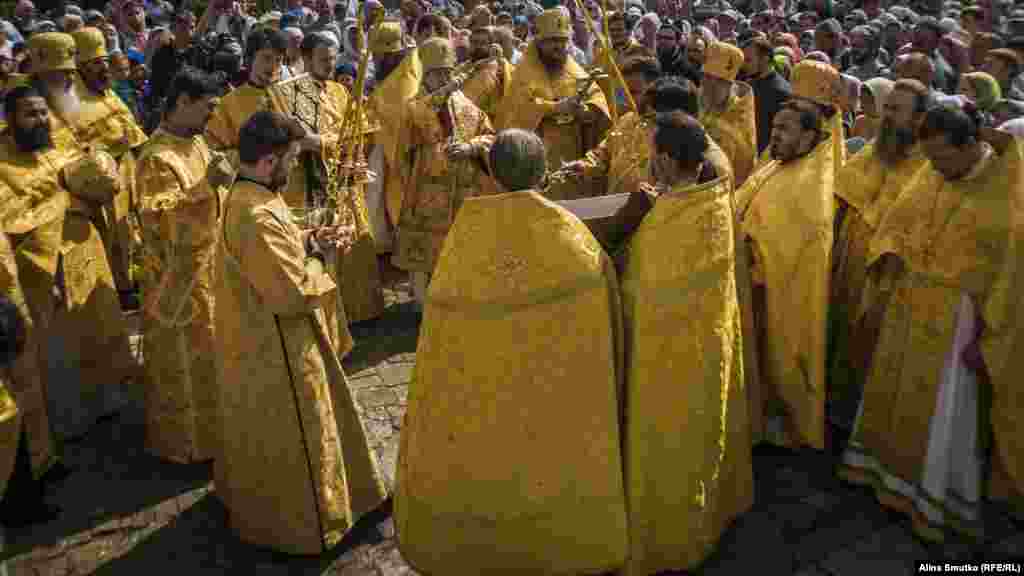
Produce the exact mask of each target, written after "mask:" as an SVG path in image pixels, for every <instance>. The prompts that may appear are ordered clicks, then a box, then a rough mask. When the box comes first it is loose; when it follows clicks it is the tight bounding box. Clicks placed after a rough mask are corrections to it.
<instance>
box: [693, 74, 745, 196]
mask: <svg viewBox="0 0 1024 576" xmlns="http://www.w3.org/2000/svg"><path fill="white" fill-rule="evenodd" d="M734 86H735V88H734V90H733V94H732V95H730V97H729V103H728V104H727V105H726V109H725V111H724V112H722V113H720V114H714V113H705V114H702V115H701V124H703V125H704V128H705V129H706V130H707V135H708V136H709V137H710V138H711V139H713V140H714V141H715V142H717V143H718V145H719V146H721V147H722V150H723V151H724V152H725V155H726V156H728V157H729V161H730V162H731V163H732V169H733V174H734V177H735V186H736V187H737V188H739V187H740V186H742V185H743V182H745V181H746V179H747V177H749V176H750V173H751V172H752V171H753V170H754V165H755V164H756V163H757V127H756V125H755V123H754V118H755V115H754V91H753V90H752V89H751V88H750V85H749V84H745V83H743V82H736V83H734Z"/></svg>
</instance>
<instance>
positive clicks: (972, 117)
mask: <svg viewBox="0 0 1024 576" xmlns="http://www.w3.org/2000/svg"><path fill="white" fill-rule="evenodd" d="M980 126H981V118H980V116H979V113H978V111H977V110H976V109H973V107H972V109H971V110H963V109H961V108H960V107H959V106H932V107H931V108H930V109H929V110H928V112H927V113H926V114H925V115H924V122H923V123H922V124H921V132H920V134H921V139H922V140H929V139H931V138H935V137H936V136H939V135H943V136H945V137H946V142H949V143H950V144H952V145H953V146H956V147H957V148H962V147H964V146H969V145H971V144H974V143H975V142H976V141H977V140H978V128H979V127H980Z"/></svg>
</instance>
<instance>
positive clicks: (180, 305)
mask: <svg viewBox="0 0 1024 576" xmlns="http://www.w3.org/2000/svg"><path fill="white" fill-rule="evenodd" d="M211 157H212V156H211V152H210V149H209V147H208V146H207V144H206V141H205V140H204V139H203V138H202V137H201V136H194V137H192V138H182V137H179V136H175V135H173V134H171V133H169V132H166V131H164V130H162V129H159V130H157V131H156V132H155V133H154V134H153V137H152V138H151V139H150V141H149V142H148V143H147V144H146V145H145V146H144V147H143V149H142V150H141V151H140V154H139V162H138V171H137V172H136V190H137V192H138V200H137V203H136V205H137V207H138V210H139V215H140V219H141V223H142V235H143V241H144V243H145V252H144V254H145V255H146V258H145V259H144V260H143V262H142V264H143V268H142V270H143V274H142V278H141V279H140V280H141V284H142V296H143V301H144V303H145V306H144V307H143V317H142V318H143V357H144V358H145V366H144V368H145V375H146V378H145V382H144V383H143V386H144V392H145V393H144V395H143V396H144V398H145V408H146V439H145V444H146V449H147V450H148V451H150V452H151V453H153V454H156V455H157V456H160V457H162V458H165V459H168V460H174V461H177V462H191V461H195V460H205V459H208V458H212V457H214V455H215V454H216V453H217V450H218V448H219V439H218V434H217V421H216V416H217V387H216V382H217V370H216V363H215V360H214V356H213V355H214V349H215V348H216V342H215V340H214V319H213V315H214V292H213V290H214V277H213V272H214V258H215V257H216V251H217V246H216V238H217V217H218V211H219V209H220V198H219V197H218V195H217V191H216V190H214V189H213V188H212V187H211V186H210V184H209V183H208V182H207V179H206V172H207V167H208V166H209V165H210V162H211Z"/></svg>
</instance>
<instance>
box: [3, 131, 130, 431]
mask: <svg viewBox="0 0 1024 576" xmlns="http://www.w3.org/2000/svg"><path fill="white" fill-rule="evenodd" d="M51 118H53V119H54V124H53V126H54V130H53V132H52V133H53V139H54V141H55V142H70V141H73V140H66V138H69V137H70V136H69V134H68V131H67V128H66V127H65V128H60V127H59V122H58V121H57V120H56V117H55V116H51ZM62 130H63V132H62ZM80 157H81V153H80V152H79V151H78V150H77V149H76V148H73V147H71V146H69V145H64V146H60V145H58V146H54V147H51V148H49V149H46V150H44V151H40V152H33V153H23V152H20V151H19V150H17V148H16V147H15V144H14V140H13V138H12V136H11V135H10V134H9V133H8V134H6V135H5V136H4V137H3V139H2V141H0V183H2V184H3V185H5V186H6V188H7V189H9V190H5V192H4V194H3V196H4V197H5V199H4V202H5V203H7V202H10V203H12V205H16V206H17V207H18V209H16V210H9V209H5V211H4V213H5V214H7V215H8V219H7V220H6V222H5V229H6V230H7V232H8V235H9V236H10V239H11V244H12V246H13V248H14V251H15V259H16V261H17V264H18V274H19V276H20V279H21V285H22V289H23V290H24V292H25V299H26V301H27V303H28V308H29V310H30V311H31V313H32V319H33V322H34V323H35V327H36V329H37V330H38V332H39V337H40V340H39V344H40V346H41V348H42V349H43V350H44V353H43V358H44V359H45V363H44V366H43V367H44V368H48V370H46V372H45V373H46V374H47V379H46V391H47V397H48V400H49V403H50V405H51V417H50V420H51V424H52V427H53V430H54V432H55V433H56V434H57V436H71V437H74V436H78V435H81V434H84V433H85V432H86V431H87V430H88V428H89V427H90V426H91V425H92V424H93V423H94V422H95V421H96V420H97V419H99V418H100V417H102V416H104V415H106V414H110V413H112V412H115V411H117V410H118V409H119V408H120V407H121V405H122V403H123V402H124V401H125V398H123V391H124V390H123V384H124V383H123V381H124V380H125V379H126V378H127V377H129V376H130V375H131V373H132V371H133V370H132V365H133V362H132V358H131V351H130V348H129V346H128V334H127V326H126V324H125V321H124V317H123V315H122V313H121V306H120V300H119V298H118V295H117V290H116V289H115V287H114V280H113V277H112V275H111V271H110V265H109V263H108V261H107V256H106V251H105V249H104V246H103V242H102V240H101V239H100V236H99V233H98V232H97V229H96V227H95V226H94V225H93V223H92V222H93V221H94V219H96V218H97V217H98V215H99V214H100V213H101V210H102V206H101V205H100V204H98V203H96V202H94V201H93V200H92V199H90V198H88V195H89V193H90V192H92V190H72V191H70V193H69V191H68V189H67V188H66V186H65V183H64V177H63V175H62V171H63V170H64V169H65V168H66V167H68V166H70V165H71V163H72V162H75V161H76V160H77V159H79V158H80ZM82 194H85V195H84V196H83V195H82ZM55 286H57V287H58V288H59V289H60V291H61V293H62V297H61V299H60V300H59V301H58V300H57V299H56V298H54V295H53V290H54V287H55ZM22 408H23V411H24V413H25V414H26V415H27V414H28V413H29V408H28V407H26V406H23V407H22ZM58 414H59V418H58V417H57V415H58Z"/></svg>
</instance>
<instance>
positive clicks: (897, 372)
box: [841, 142, 1024, 540]
mask: <svg viewBox="0 0 1024 576" xmlns="http://www.w3.org/2000/svg"><path fill="white" fill-rule="evenodd" d="M1022 200H1024V152H1022V150H1021V147H1020V144H1019V142H1013V143H1012V144H1011V145H1010V146H1009V148H1008V149H1006V150H1005V151H1004V152H1003V153H1002V154H992V155H990V156H989V157H988V158H986V159H984V160H982V162H979V163H978V164H977V165H975V167H974V168H973V169H972V170H971V171H970V172H969V173H968V174H967V175H966V176H965V177H963V178H961V179H958V180H953V181H950V180H946V179H945V178H944V177H942V175H941V174H939V173H938V172H936V171H934V170H932V169H930V168H929V169H928V170H926V171H925V172H924V173H923V174H922V175H921V176H920V177H919V178H918V179H917V180H916V182H915V184H914V185H913V186H912V187H911V188H909V189H907V190H906V191H904V193H903V194H901V195H900V197H899V198H897V199H896V200H895V201H894V202H893V203H892V205H891V207H890V208H889V210H888V211H887V212H886V213H885V214H884V215H883V216H882V217H881V220H880V223H879V225H878V230H877V232H876V233H875V236H874V237H873V238H872V241H871V244H870V250H869V253H868V264H869V266H870V265H872V264H874V263H875V262H879V261H881V259H882V258H883V257H884V256H889V257H896V258H898V260H899V262H901V263H902V266H901V267H900V268H899V269H898V271H892V272H889V273H885V272H882V274H881V275H880V277H879V279H878V281H877V288H875V286H876V282H874V281H872V282H870V283H869V286H871V287H872V288H874V289H877V290H880V291H884V292H885V293H887V294H888V304H887V305H886V306H885V311H884V315H883V318H882V321H881V325H880V330H879V335H878V344H877V347H876V349H875V353H874V357H873V359H872V362H871V366H870V371H869V376H868V379H867V382H866V384H865V386H864V396H863V400H862V404H861V413H860V416H859V417H858V420H857V423H856V427H855V430H854V434H853V437H852V438H851V444H850V449H849V450H848V451H847V455H846V456H845V457H844V460H845V464H846V466H844V467H843V468H842V470H841V472H842V475H843V476H844V477H845V478H846V479H848V480H852V481H854V482H858V483H867V484H871V485H873V486H874V487H875V491H876V494H877V496H878V498H879V500H880V501H881V502H882V503H883V504H885V505H887V506H890V507H893V508H895V509H897V510H900V511H902V512H904V513H906V514H908V515H909V516H910V517H911V520H912V524H913V528H914V530H915V532H917V534H918V535H920V536H921V537H922V538H925V539H929V540H941V539H942V538H943V533H942V531H941V530H939V529H938V527H939V526H941V525H948V526H949V527H952V528H954V529H957V530H965V531H968V532H970V531H971V529H972V528H975V527H976V526H972V523H973V521H976V520H977V519H978V514H979V508H980V506H979V504H980V503H979V501H978V500H980V495H979V494H975V498H977V500H975V501H973V502H970V501H965V500H964V499H963V498H962V497H957V496H958V494H957V493H956V492H955V489H956V486H955V484H958V483H959V482H958V480H959V478H958V476H959V475H961V474H964V473H965V472H966V471H965V470H963V468H962V467H955V466H954V468H953V469H952V470H943V471H942V478H941V480H947V479H950V480H949V481H948V482H946V481H940V482H932V481H929V480H928V479H927V476H929V475H931V469H933V468H934V467H935V466H934V462H935V461H936V460H947V459H948V456H947V455H946V454H937V452H939V450H937V448H939V447H941V448H943V449H945V450H942V451H946V450H951V445H955V443H956V442H957V441H958V440H961V439H962V438H964V437H966V439H967V441H968V442H970V441H971V440H973V445H969V446H968V447H967V449H968V450H969V451H970V452H972V453H974V454H975V458H977V455H979V454H980V453H982V449H983V447H984V446H986V445H987V444H988V443H987V442H986V441H985V438H986V436H987V432H988V430H987V427H988V426H987V425H988V424H989V423H990V424H991V432H992V442H994V445H993V446H992V453H993V459H992V462H991V463H990V465H991V466H992V467H993V468H994V469H993V471H992V474H991V478H992V488H991V491H990V496H991V497H992V498H995V499H1009V500H1011V502H1013V503H1016V504H1017V505H1019V504H1020V502H1021V497H1022V496H1024V457H1022V452H1021V450H1020V448H1019V445H1020V444H1019V438H1020V424H1019V422H1020V418H1021V413H1022V409H1024V394H1022V392H1021V387H1020V375H1021V374H1022V373H1024V372H1022V371H1024V356H1022V355H1021V351H1022V350H1024V347H1022V345H1021V343H1022V337H1021V334H1022V325H1021V322H1022V321H1024V304H1022V302H1021V297H1020V295H1021V293H1022V290H1024V285H1022V280H1021V278H1020V274H1021V270H1024V221H1022V214H1024V211H1022V207H1024V202H1022ZM965 300H966V301H967V302H968V303H969V304H970V306H969V307H968V308H970V314H971V315H972V316H976V317H977V318H978V319H979V320H980V321H981V328H980V331H979V332H972V333H971V334H969V335H968V338H967V340H974V339H975V338H977V344H978V347H979V349H980V352H981V358H982V360H983V362H984V366H985V371H986V373H987V374H986V377H985V378H982V376H981V375H978V374H977V373H976V372H974V371H973V368H970V367H969V366H968V367H966V368H967V370H966V373H965V370H964V368H965V366H964V363H963V361H962V360H961V359H960V358H961V356H962V355H963V348H962V346H963V344H964V342H962V340H961V338H960V334H958V332H959V331H960V330H961V325H962V324H963V323H964V320H965V318H963V317H962V316H963V314H964V312H965V307H964V301H965ZM966 320H967V321H968V323H970V324H974V323H975V320H974V318H973V317H972V318H967V319H966ZM950 378H957V379H959V380H960V382H958V383H956V384H955V385H953V388H954V390H956V395H957V396H962V395H963V394H964V393H965V392H962V391H961V390H963V391H966V390H967V389H968V388H971V387H973V386H972V385H971V384H965V383H964V381H971V380H975V379H976V381H977V383H976V386H977V391H976V393H977V402H978V403H979V404H980V406H979V407H978V408H979V409H980V412H981V414H984V413H989V416H988V418H985V417H982V416H981V414H979V413H977V412H973V411H972V412H970V413H969V414H957V415H956V418H963V417H964V416H970V417H971V419H972V420H973V421H976V429H974V430H961V431H959V432H955V433H954V435H953V437H952V438H951V439H948V440H947V441H946V442H941V443H937V442H936V439H935V436H936V429H937V428H941V429H944V430H949V428H948V427H947V426H949V425H955V422H949V421H948V420H947V418H948V416H946V415H944V414H943V413H944V412H946V411H947V410H948V406H949V405H950V404H959V403H960V399H959V398H954V397H952V396H953V394H949V393H943V392H940V391H941V390H945V389H946V388H948V387H950V383H949V379H950ZM986 380H987V382H986ZM986 389H987V390H988V393H987V394H986ZM940 394H942V396H941V397H940ZM986 396H987V398H986ZM940 422H942V424H940ZM951 464H952V463H951ZM997 479H998V480H999V481H998V482H997ZM920 496H923V497H924V498H921V497H920ZM921 500H925V501H924V502H921ZM972 516H973V518H972Z"/></svg>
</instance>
